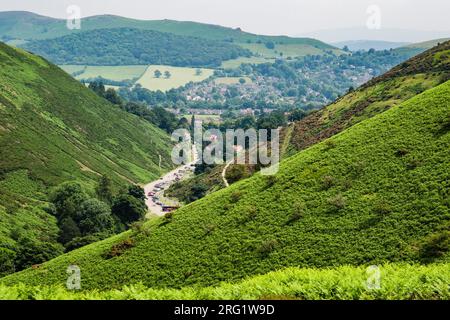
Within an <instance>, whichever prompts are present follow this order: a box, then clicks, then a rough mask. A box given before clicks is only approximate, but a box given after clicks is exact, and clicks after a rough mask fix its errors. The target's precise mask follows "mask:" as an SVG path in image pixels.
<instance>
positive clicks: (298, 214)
mask: <svg viewBox="0 0 450 320" xmlns="http://www.w3.org/2000/svg"><path fill="white" fill-rule="evenodd" d="M304 211H305V205H304V204H303V203H300V202H297V203H295V204H294V206H293V208H292V212H291V214H290V216H289V217H288V220H287V221H286V224H287V225H290V224H293V223H294V222H295V221H297V220H300V219H301V218H302V217H303V214H304Z"/></svg>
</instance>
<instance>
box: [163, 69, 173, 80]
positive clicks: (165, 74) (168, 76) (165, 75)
mask: <svg viewBox="0 0 450 320" xmlns="http://www.w3.org/2000/svg"><path fill="white" fill-rule="evenodd" d="M171 76H172V74H171V73H170V71H168V70H166V71H165V72H164V77H165V78H166V79H170V77H171Z"/></svg>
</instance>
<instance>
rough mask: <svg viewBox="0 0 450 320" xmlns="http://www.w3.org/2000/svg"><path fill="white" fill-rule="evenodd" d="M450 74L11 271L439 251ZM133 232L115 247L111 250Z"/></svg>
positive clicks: (158, 272) (267, 264)
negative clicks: (274, 165)
mask: <svg viewBox="0 0 450 320" xmlns="http://www.w3.org/2000/svg"><path fill="white" fill-rule="evenodd" d="M449 95H450V82H447V83H445V84H443V85H441V86H439V87H437V88H434V89H431V90H428V91H426V92H424V93H422V94H420V95H418V96H416V97H414V98H412V99H410V100H408V101H407V102H404V103H403V104H401V105H399V106H395V107H393V108H391V109H390V110H388V111H386V112H384V113H382V114H380V115H378V116H375V117H373V118H371V119H368V120H366V121H363V122H361V123H359V124H358V125H355V126H353V127H352V128H350V129H348V130H346V131H344V132H342V133H341V134H339V135H337V136H335V137H333V138H330V139H328V140H327V141H325V142H323V143H319V144H317V145H314V146H312V147H310V148H309V149H307V150H304V151H302V152H300V153H298V154H297V155H295V156H293V157H291V158H288V159H287V160H285V161H284V162H283V163H282V164H281V166H280V171H279V172H278V174H277V175H276V176H275V177H263V176H260V175H255V176H253V177H252V178H250V179H247V180H244V181H241V182H238V183H236V184H234V185H232V186H231V187H229V188H227V189H223V190H220V191H218V192H216V193H213V194H211V195H209V196H207V197H205V198H203V199H201V200H199V201H197V202H194V203H192V204H190V205H187V206H185V207H183V208H181V209H179V210H178V211H177V212H176V213H175V214H174V216H173V217H172V218H170V219H163V218H162V219H156V220H151V221H150V222H149V223H148V224H147V225H146V226H145V227H144V228H143V229H141V230H134V231H129V232H128V233H124V234H121V235H119V236H116V237H114V238H110V239H107V240H105V241H102V242H99V243H96V244H93V245H89V246H87V247H84V248H81V249H79V250H76V251H73V252H71V253H69V254H66V255H63V256H60V257H58V258H56V259H54V260H52V261H50V262H48V263H45V264H43V265H42V266H41V267H40V268H38V269H36V270H32V269H29V270H25V271H23V272H20V273H17V274H14V275H11V276H8V277H6V278H3V279H2V280H1V283H3V284H6V285H11V284H17V283H20V282H23V283H26V284H28V285H54V284H63V283H64V281H65V279H66V273H65V270H66V268H67V266H68V265H70V264H77V265H79V266H80V268H81V270H82V271H81V272H82V273H83V286H84V288H86V289H94V288H97V289H111V288H120V287H122V286H123V285H128V284H133V283H138V282H142V283H143V284H144V285H146V286H152V287H156V288H161V287H175V288H178V287H183V286H189V285H203V286H207V285H215V284H218V283H220V282H221V281H234V280H238V279H242V278H243V277H246V276H250V275H255V274H264V273H267V272H270V271H273V270H276V269H280V268H284V267H291V266H300V267H329V266H337V265H345V264H350V265H362V264H369V263H370V264H379V263H383V262H386V261H391V262H396V261H406V262H413V261H424V260H427V261H429V260H431V261H434V260H439V259H441V260H442V259H444V260H445V259H447V260H448V256H447V258H445V253H446V252H447V250H448V247H449V244H448V241H449V236H448V228H449V222H448V221H449V219H450V210H449V203H448V199H449V197H448V190H449V185H448V181H450V177H449V174H450V172H449V170H448V168H449V165H450V164H449V157H448V150H449V147H450V134H449V132H448V131H449V128H450V126H449V119H450V115H449V99H448V97H449ZM125 242H126V243H130V242H131V243H132V246H128V247H127V248H126V249H124V250H123V251H122V252H121V255H119V256H116V257H114V258H111V259H108V258H106V257H108V252H111V250H115V248H117V247H122V246H121V243H125Z"/></svg>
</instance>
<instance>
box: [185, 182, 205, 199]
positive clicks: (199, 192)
mask: <svg viewBox="0 0 450 320" xmlns="http://www.w3.org/2000/svg"><path fill="white" fill-rule="evenodd" d="M207 191H208V186H206V185H205V184H204V183H197V184H194V185H193V186H192V188H191V194H190V195H189V196H188V200H189V202H194V201H196V200H198V199H201V198H203V197H204V196H205V195H206V192H207Z"/></svg>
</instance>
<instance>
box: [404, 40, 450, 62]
mask: <svg viewBox="0 0 450 320" xmlns="http://www.w3.org/2000/svg"><path fill="white" fill-rule="evenodd" d="M449 40H450V38H440V39H434V40H429V41H424V42H417V43H411V44H409V45H406V46H402V47H399V48H396V49H395V51H396V52H397V53H399V54H406V55H409V56H411V57H412V56H415V55H418V54H420V53H422V52H424V51H425V50H428V49H431V48H432V47H434V46H436V45H438V44H439V43H443V42H446V41H449Z"/></svg>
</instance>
